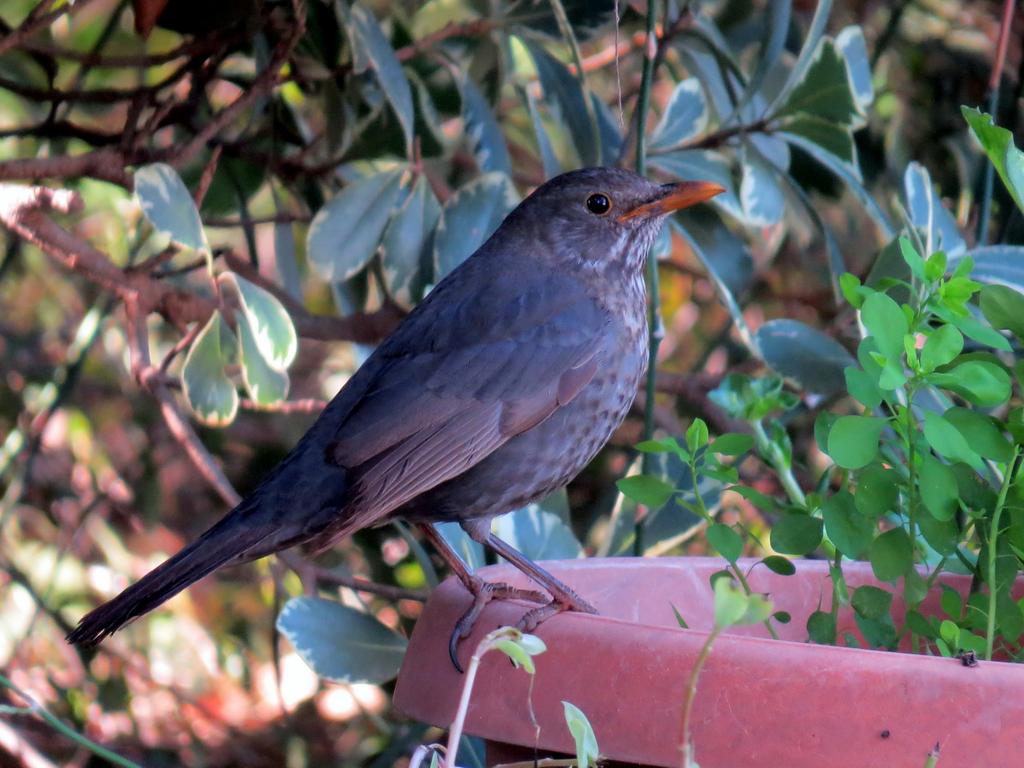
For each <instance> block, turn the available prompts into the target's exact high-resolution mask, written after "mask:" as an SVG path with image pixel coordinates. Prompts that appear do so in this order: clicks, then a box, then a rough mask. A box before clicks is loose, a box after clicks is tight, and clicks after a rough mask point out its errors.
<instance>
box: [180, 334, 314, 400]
mask: <svg viewBox="0 0 1024 768" xmlns="http://www.w3.org/2000/svg"><path fill="white" fill-rule="evenodd" d="M197 327H198V326H197ZM238 404H239V405H240V406H241V407H242V408H245V409H246V410H248V411H262V412H263V413H320V411H322V410H323V409H324V408H325V407H326V405H327V401H326V400H320V399H319V398H315V397H307V398H305V399H303V400H282V401H281V402H279V403H271V404H267V405H264V404H262V403H257V402H255V401H253V400H249V399H248V398H244V397H243V398H242V399H241V400H240V401H239V403H238Z"/></svg>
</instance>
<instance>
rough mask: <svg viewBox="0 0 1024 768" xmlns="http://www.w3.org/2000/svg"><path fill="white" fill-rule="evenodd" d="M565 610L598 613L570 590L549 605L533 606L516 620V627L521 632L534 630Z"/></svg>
mask: <svg viewBox="0 0 1024 768" xmlns="http://www.w3.org/2000/svg"><path fill="white" fill-rule="evenodd" d="M563 611H576V612H577V613H597V609H596V608H595V607H594V606H592V605H591V604H590V603H588V602H587V601H586V600H584V599H583V598H582V597H580V596H579V595H577V594H576V593H575V592H573V591H572V590H568V592H567V593H566V594H565V595H559V596H556V597H555V598H554V599H553V600H551V602H549V603H548V604H547V605H541V606H538V607H536V608H531V609H530V610H528V611H527V612H526V613H524V614H523V616H522V618H521V619H519V621H517V622H516V629H518V630H519V631H520V632H533V630H535V629H536V628H537V627H539V626H540V625H541V624H543V623H544V622H545V621H547V620H548V619H550V618H551V617H552V616H554V615H556V614H559V613H562V612H563Z"/></svg>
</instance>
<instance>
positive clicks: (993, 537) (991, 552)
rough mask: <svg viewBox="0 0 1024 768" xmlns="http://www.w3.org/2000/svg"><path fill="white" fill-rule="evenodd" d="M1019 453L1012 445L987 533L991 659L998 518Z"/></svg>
mask: <svg viewBox="0 0 1024 768" xmlns="http://www.w3.org/2000/svg"><path fill="white" fill-rule="evenodd" d="M1019 455H1020V446H1014V449H1013V457H1012V458H1011V459H1010V463H1009V464H1008V465H1007V468H1006V475H1005V476H1004V477H1003V482H1002V485H1000V486H999V497H998V498H997V499H996V507H995V509H994V510H993V511H992V528H991V530H989V534H988V562H987V563H986V565H987V566H988V569H987V570H988V573H987V575H986V581H988V617H987V624H986V627H985V659H986V660H987V661H992V646H993V645H994V644H995V634H996V596H997V594H998V592H999V590H998V589H996V560H997V558H998V546H997V545H998V544H999V518H1000V517H1002V515H1003V509H1004V508H1005V507H1006V494H1007V493H1008V492H1009V490H1010V486H1011V485H1012V484H1013V478H1014V476H1015V475H1016V474H1017V469H1018V465H1017V458H1018V456H1019Z"/></svg>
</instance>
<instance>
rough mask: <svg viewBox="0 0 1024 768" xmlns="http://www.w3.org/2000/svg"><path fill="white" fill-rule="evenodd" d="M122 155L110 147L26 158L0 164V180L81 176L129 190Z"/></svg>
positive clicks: (130, 177)
mask: <svg viewBox="0 0 1024 768" xmlns="http://www.w3.org/2000/svg"><path fill="white" fill-rule="evenodd" d="M128 164H129V160H128V158H127V157H126V156H125V154H124V153H123V152H120V151H118V150H116V149H113V148H111V147H104V148H102V149H94V150H92V151H90V152H84V153H83V154H81V155H65V156H62V157H28V158H22V159H18V160H8V161H6V162H3V163H0V181H15V180H23V179H30V180H38V179H76V178H79V177H81V176H89V177H90V178H94V179H100V180H102V181H109V182H110V183H112V184H118V185H120V186H122V187H124V188H125V189H129V190H130V189H132V188H133V184H132V176H131V174H130V173H128V171H127V170H125V166H127V165H128Z"/></svg>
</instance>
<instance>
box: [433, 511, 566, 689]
mask: <svg viewBox="0 0 1024 768" xmlns="http://www.w3.org/2000/svg"><path fill="white" fill-rule="evenodd" d="M419 528H420V530H421V531H423V534H424V536H426V538H427V539H428V540H429V541H430V543H431V544H432V545H433V547H434V549H436V550H437V553H438V554H439V555H440V556H441V558H442V559H443V560H444V561H445V563H447V564H448V567H449V568H450V569H451V571H452V573H454V574H455V575H456V576H457V577H458V579H459V581H461V582H462V584H463V586H465V588H466V589H467V590H468V591H469V593H470V594H471V595H472V596H473V603H472V604H471V605H470V606H469V609H468V610H467V611H466V612H465V613H464V614H463V615H462V618H460V619H459V620H458V622H457V623H456V624H455V629H454V630H453V631H452V636H451V638H450V639H449V641H448V655H449V656H450V657H451V660H452V664H453V665H455V668H456V669H457V670H459V672H462V671H463V670H462V665H461V664H459V659H458V646H459V641H460V640H462V639H463V638H465V637H468V636H469V633H470V632H472V631H473V626H474V625H475V624H476V620H477V619H478V618H480V613H481V612H482V611H483V609H484V607H485V606H486V605H487V604H488V603H489V602H491V600H495V599H498V600H508V599H519V600H526V601H528V602H533V603H547V602H548V598H547V596H546V595H544V594H542V593H540V592H537V591H536V590H532V589H521V588H519V587H513V586H512V585H511V584H503V583H497V584H496V583H492V582H489V581H484V580H483V579H481V578H480V577H479V576H476V575H475V574H473V573H472V572H471V571H470V570H469V568H467V567H466V564H465V563H464V562H463V561H462V558H461V557H459V556H458V554H457V553H456V552H455V550H454V549H452V547H451V545H450V544H449V543H448V542H447V541H446V540H445V538H444V536H442V535H441V533H440V531H438V530H437V528H435V527H434V525H433V524H432V523H420V524H419ZM531 613H532V611H531Z"/></svg>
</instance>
